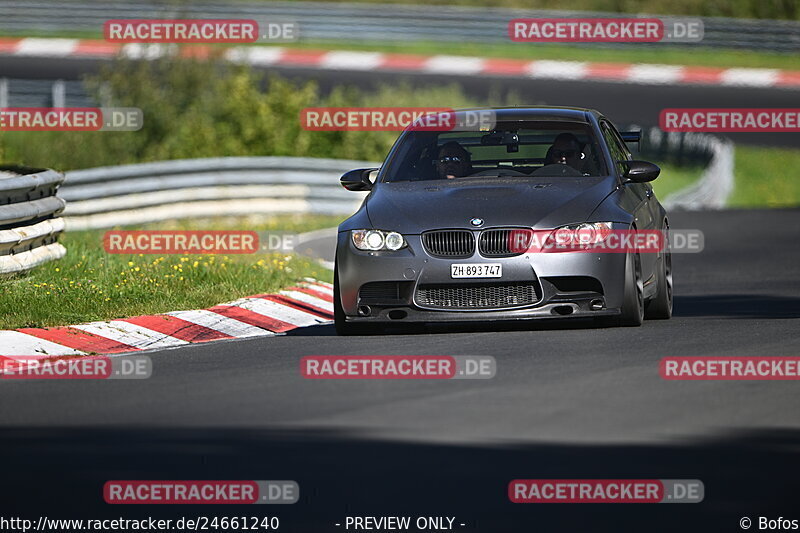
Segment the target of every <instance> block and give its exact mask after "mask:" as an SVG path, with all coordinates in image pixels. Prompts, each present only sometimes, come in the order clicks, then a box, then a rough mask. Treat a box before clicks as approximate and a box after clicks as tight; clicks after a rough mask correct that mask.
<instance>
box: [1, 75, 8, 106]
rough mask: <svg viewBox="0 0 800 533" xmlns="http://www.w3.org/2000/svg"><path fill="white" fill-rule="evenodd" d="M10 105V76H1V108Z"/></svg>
mask: <svg viewBox="0 0 800 533" xmlns="http://www.w3.org/2000/svg"><path fill="white" fill-rule="evenodd" d="M4 107H8V78H0V108H4Z"/></svg>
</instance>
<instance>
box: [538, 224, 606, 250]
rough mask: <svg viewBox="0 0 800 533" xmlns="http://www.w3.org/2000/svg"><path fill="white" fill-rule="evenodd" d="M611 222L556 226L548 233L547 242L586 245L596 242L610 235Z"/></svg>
mask: <svg viewBox="0 0 800 533" xmlns="http://www.w3.org/2000/svg"><path fill="white" fill-rule="evenodd" d="M611 225H612V223H611V222H585V223H583V224H572V225H569V226H562V227H560V228H557V229H556V230H554V231H553V233H551V234H550V238H549V239H548V241H549V244H551V245H552V244H556V245H560V246H588V245H592V244H598V243H601V242H603V241H604V240H606V238H608V236H609V235H611Z"/></svg>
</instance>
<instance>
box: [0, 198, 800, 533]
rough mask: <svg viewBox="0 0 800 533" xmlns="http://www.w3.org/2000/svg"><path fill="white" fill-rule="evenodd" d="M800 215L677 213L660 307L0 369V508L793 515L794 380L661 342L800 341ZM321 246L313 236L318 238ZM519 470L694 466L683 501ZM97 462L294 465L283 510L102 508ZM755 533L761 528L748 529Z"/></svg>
mask: <svg viewBox="0 0 800 533" xmlns="http://www.w3.org/2000/svg"><path fill="white" fill-rule="evenodd" d="M798 220H800V210H774V211H722V212H701V213H685V212H677V213H673V214H672V216H671V225H672V227H673V228H699V229H701V230H702V231H703V232H704V233H705V243H706V246H705V250H704V251H703V252H702V253H698V254H680V255H675V256H674V272H675V317H674V318H673V319H672V320H669V321H659V322H646V323H645V325H644V326H643V327H641V328H606V329H594V328H592V327H589V326H588V325H587V324H585V323H581V322H571V323H553V322H539V323H536V324H534V325H528V326H516V327H511V326H504V327H502V328H499V330H497V329H498V328H496V327H495V326H494V325H492V324H488V325H486V326H484V327H481V328H479V329H463V328H462V329H456V330H439V329H434V330H427V331H419V332H413V333H410V334H399V333H398V334H395V335H376V336H367V337H337V336H336V335H335V332H334V330H333V327H332V326H328V325H323V326H316V327H310V328H305V329H302V330H299V331H297V332H295V333H293V334H290V335H286V336H280V337H271V338H255V339H249V340H236V341H229V342H224V343H216V344H209V345H195V346H189V347H182V348H179V349H173V350H166V351H161V352H157V353H153V354H151V355H152V358H153V363H154V373H153V377H152V378H151V379H149V380H144V381H105V382H85V381H84V382H80V381H59V382H53V381H28V382H19V381H0V427H1V428H2V429H0V472H2V489H0V516H15V515H16V516H26V517H29V518H31V517H32V518H35V517H36V516H38V515H40V514H46V515H47V516H48V517H50V518H81V517H82V518H102V517H109V518H110V517H120V516H122V517H126V518H135V517H137V518H141V517H146V516H148V515H151V516H162V517H165V518H175V517H179V516H197V515H205V516H214V515H217V516H221V515H226V514H227V515H229V516H232V515H238V516H241V515H247V516H250V515H259V516H261V515H272V514H274V515H277V516H279V517H280V518H281V520H282V525H281V531H309V532H311V531H313V532H325V531H342V530H343V528H341V527H336V526H335V525H334V524H335V523H341V522H342V521H343V520H344V518H345V516H348V515H351V516H353V515H371V516H378V515H392V516H394V515H410V516H419V515H437V516H439V515H449V516H455V517H456V521H457V523H464V524H465V526H464V527H459V528H457V530H463V531H482V532H492V533H493V532H498V531H530V532H533V531H558V532H564V531H740V529H739V519H740V518H741V517H743V516H749V517H751V518H752V519H753V520H757V517H758V516H768V517H770V518H777V517H778V516H783V517H789V518H800V511H798V509H800V507H798V505H797V501H798V497H800V394H798V389H797V387H798V384H797V382H791V381H783V382H779V381H769V382H764V381H761V382H757V381H750V382H731V381H728V382H723V381H718V382H713V381H699V382H675V381H664V380H662V379H661V378H660V377H659V375H658V362H659V360H660V359H661V358H662V357H664V356H687V355H721V356H722V355H726V356H727V355H748V356H775V355H785V356H790V355H794V356H797V355H800V335H799V334H798V333H800V279H799V278H798V266H797V265H798V264H800V245H799V244H798V243H800V225H799V224H798ZM320 249H321V250H322V248H320ZM384 354H385V355H392V354H393V355H399V354H403V355H493V356H494V357H495V358H496V360H497V375H496V377H495V378H494V379H491V380H483V381H477V380H456V381H416V380H411V381H352V380H346V381H321V380H304V379H303V378H302V377H301V376H300V372H299V362H300V358H301V357H302V356H305V355H384ZM517 478H560V479H563V478H648V479H700V480H702V481H703V482H704V484H705V494H706V496H705V500H704V501H703V502H702V503H700V504H683V505H647V504H636V505H613V504H610V505H602V504H591V505H586V504H585V505H580V504H572V505H569V504H547V505H541V504H540V505H535V504H529V505H525V504H512V503H510V502H509V501H508V498H507V496H506V489H507V486H508V483H509V482H510V481H511V480H513V479H517ZM113 479H293V480H296V481H298V483H299V484H300V487H301V500H300V502H299V503H297V504H295V505H292V506H273V507H270V506H258V507H255V508H253V507H242V506H230V507H221V506H214V507H213V508H212V507H198V506H178V507H175V506H152V507H147V508H144V507H133V506H110V505H106V504H104V503H103V501H102V486H103V483H104V482H105V481H107V480H113ZM753 529H756V527H754V528H753Z"/></svg>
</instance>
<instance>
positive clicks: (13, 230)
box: [0, 167, 66, 275]
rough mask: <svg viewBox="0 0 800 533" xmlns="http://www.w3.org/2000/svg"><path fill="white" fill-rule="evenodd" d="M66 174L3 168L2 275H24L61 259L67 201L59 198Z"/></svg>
mask: <svg viewBox="0 0 800 533" xmlns="http://www.w3.org/2000/svg"><path fill="white" fill-rule="evenodd" d="M63 180H64V175H63V174H60V173H58V172H55V171H53V170H44V169H31V168H24V167H0V275H3V274H13V273H17V272H24V271H26V270H29V269H31V268H33V267H35V266H37V265H40V264H42V263H45V262H47V261H52V260H54V259H59V258H61V257H63V256H64V254H65V253H66V249H65V248H64V247H63V246H62V245H61V244H59V243H58V242H57V241H58V236H59V234H60V233H61V232H62V231H63V230H64V220H63V219H61V218H58V214H59V213H60V212H61V211H62V210H63V209H64V200H63V199H61V198H58V197H57V196H56V192H57V190H58V187H59V185H60V184H61V183H62V181H63Z"/></svg>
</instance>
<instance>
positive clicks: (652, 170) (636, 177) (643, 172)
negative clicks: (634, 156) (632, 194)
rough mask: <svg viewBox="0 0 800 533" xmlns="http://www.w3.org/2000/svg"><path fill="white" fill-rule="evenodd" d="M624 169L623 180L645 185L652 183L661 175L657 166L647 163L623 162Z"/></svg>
mask: <svg viewBox="0 0 800 533" xmlns="http://www.w3.org/2000/svg"><path fill="white" fill-rule="evenodd" d="M622 163H623V164H624V165H625V167H626V170H625V178H627V181H629V182H633V183H645V182H647V181H653V180H654V179H656V178H657V177H658V175H659V174H660V173H661V169H660V168H659V167H658V165H654V164H653V163H648V162H647V161H623V162H622Z"/></svg>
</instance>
